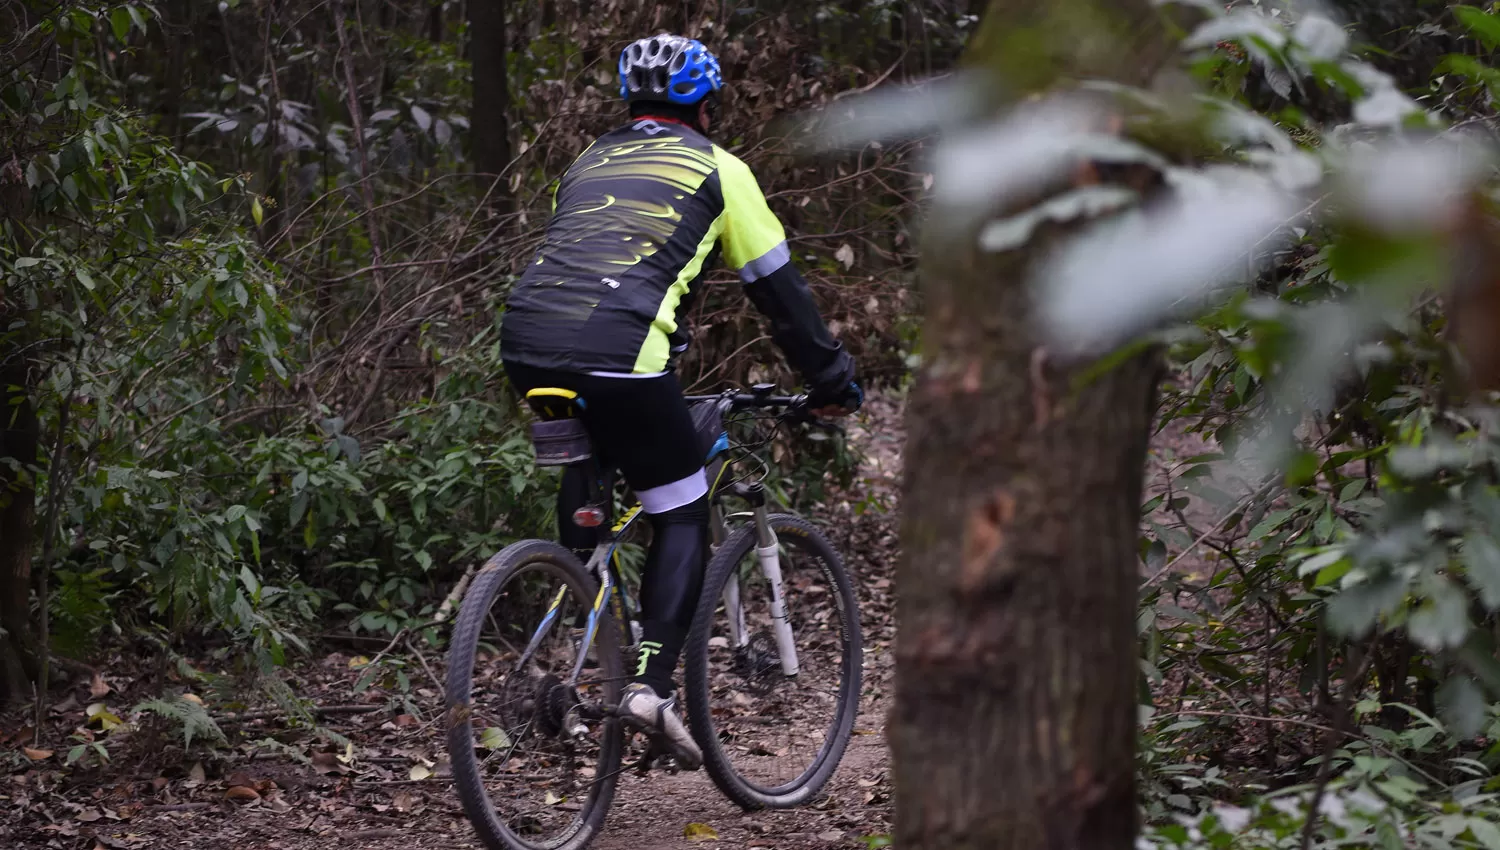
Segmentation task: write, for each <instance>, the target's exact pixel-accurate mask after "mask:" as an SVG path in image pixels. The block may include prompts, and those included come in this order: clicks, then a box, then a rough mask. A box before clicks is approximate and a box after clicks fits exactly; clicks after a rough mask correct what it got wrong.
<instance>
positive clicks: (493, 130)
mask: <svg viewBox="0 0 1500 850" xmlns="http://www.w3.org/2000/svg"><path fill="white" fill-rule="evenodd" d="M507 5H508V4H506V3H504V2H501V0H483V2H480V0H471V1H470V3H469V7H468V14H469V60H470V65H471V67H472V69H473V74H474V82H473V85H474V109H473V114H472V115H471V116H470V117H469V149H470V154H471V156H472V157H473V160H474V171H475V172H477V173H478V175H479V178H478V179H479V185H478V189H479V191H480V192H481V193H486V192H487V193H489V199H490V206H491V207H492V208H493V209H495V210H498V211H500V212H508V211H509V210H510V200H511V199H510V191H509V189H508V187H506V186H504V185H494V183H495V181H496V180H497V179H499V177H500V175H501V174H502V173H503V172H504V171H505V169H506V168H507V167H508V166H509V165H510V159H511V153H510V127H509V118H510V84H509V81H508V78H507V76H506V69H505V61H506V59H505V53H506V28H505V10H506V6H507ZM492 186H493V187H494V189H493V191H491V187H492Z"/></svg>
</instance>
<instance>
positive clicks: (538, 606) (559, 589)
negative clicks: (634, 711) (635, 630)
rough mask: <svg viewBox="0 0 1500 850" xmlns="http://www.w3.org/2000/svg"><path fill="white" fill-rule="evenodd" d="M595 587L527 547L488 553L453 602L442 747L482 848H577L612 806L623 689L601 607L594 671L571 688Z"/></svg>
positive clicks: (568, 563)
mask: <svg viewBox="0 0 1500 850" xmlns="http://www.w3.org/2000/svg"><path fill="white" fill-rule="evenodd" d="M597 593H598V585H597V583H596V582H595V581H594V579H593V577H592V576H590V575H589V574H588V572H587V571H586V570H585V569H584V567H583V565H582V564H580V563H579V562H578V559H577V558H575V557H574V556H573V554H572V553H571V552H569V551H568V550H566V549H564V548H563V547H561V546H559V545H557V544H556V543H551V542H549V541H545V540H526V541H522V542H520V543H516V544H513V545H511V546H509V547H507V548H505V549H504V550H503V551H501V552H500V553H499V554H497V555H495V556H494V557H493V558H491V559H490V560H489V562H488V563H486V564H485V565H484V567H483V568H482V569H481V570H480V571H479V572H478V574H477V575H476V576H475V578H474V582H473V584H471V585H470V587H469V590H468V593H467V594H466V595H465V597H464V602H463V609H462V611H461V612H460V613H459V617H458V621H457V623H456V624H455V626H454V629H453V643H452V646H451V648H450V649H449V654H448V681H447V692H448V713H447V717H448V749H449V754H450V758H451V759H452V763H453V779H454V784H455V785H456V786H457V789H458V795H459V798H460V800H462V802H463V807H464V813H465V814H467V815H468V817H469V822H470V823H472V824H473V825H474V829H475V830H476V831H477V832H478V833H479V836H480V838H481V839H483V841H484V843H485V845H486V846H487V847H489V848H491V849H492V850H543V848H545V850H578V848H582V847H583V846H585V845H586V844H588V842H589V841H590V840H591V839H592V838H593V837H594V836H595V835H596V834H597V833H598V831H599V828H600V827H601V826H602V825H603V823H604V817H605V814H606V813H607V812H608V810H609V804H610V801H611V799H612V798H613V797H614V790H615V778H616V775H617V774H618V769H619V764H620V758H621V748H622V743H623V732H622V730H621V728H620V723H619V721H618V720H616V719H614V717H613V716H611V715H609V714H608V713H607V712H608V710H609V709H612V708H613V707H614V706H615V705H617V704H618V703H619V701H620V690H621V688H622V686H623V681H624V670H623V662H622V660H621V657H620V643H619V637H620V626H619V624H618V623H617V622H616V621H615V619H614V618H613V617H612V616H611V615H610V612H609V608H610V607H611V606H608V605H606V606H604V610H603V611H601V612H600V616H599V625H598V631H597V634H596V637H595V639H594V645H593V648H592V650H590V653H591V655H592V656H593V662H594V663H593V664H590V665H588V666H586V667H585V669H584V670H583V673H582V675H581V676H580V678H579V679H578V681H577V682H576V683H574V684H572V685H569V684H568V680H569V678H570V677H571V675H572V672H573V669H574V666H575V661H576V659H577V657H578V652H579V650H580V648H579V644H580V643H581V642H582V641H581V639H580V638H579V637H577V636H575V635H574V634H573V629H572V627H573V625H574V623H575V622H582V621H583V619H584V618H585V617H586V616H587V615H588V612H589V611H591V610H592V607H593V603H594V599H595V596H596V594H597Z"/></svg>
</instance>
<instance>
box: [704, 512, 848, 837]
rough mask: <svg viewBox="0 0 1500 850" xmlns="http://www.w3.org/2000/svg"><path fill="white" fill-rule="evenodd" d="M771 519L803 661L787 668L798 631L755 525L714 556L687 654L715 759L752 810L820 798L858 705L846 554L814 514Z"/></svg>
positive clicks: (713, 769)
mask: <svg viewBox="0 0 1500 850" xmlns="http://www.w3.org/2000/svg"><path fill="white" fill-rule="evenodd" d="M769 521H770V524H771V528H772V530H773V531H775V533H776V537H777V538H778V541H779V545H778V547H777V555H778V557H777V560H778V562H779V564H780V569H781V577H782V584H783V587H784V598H785V609H786V610H785V613H786V618H787V625H788V626H789V627H790V635H791V643H792V645H794V646H795V648H796V665H795V672H794V673H792V674H790V675H789V674H788V672H787V668H788V666H789V661H790V659H788V658H786V657H785V656H786V654H785V653H784V652H783V651H782V641H784V640H785V635H786V634H787V631H786V630H784V629H783V630H781V635H782V636H783V637H781V638H778V636H777V632H778V628H777V624H776V618H775V617H773V615H772V591H771V586H770V583H769V581H768V580H767V577H766V571H765V570H764V569H763V568H762V565H761V563H760V557H759V555H758V554H757V547H756V532H755V528H754V526H753V525H746V526H744V527H741V528H740V529H738V530H737V531H735V532H734V533H733V534H731V535H730V536H729V539H728V540H726V541H725V542H724V544H723V546H721V547H720V548H719V550H718V552H717V553H716V554H715V555H714V557H713V559H712V560H711V561H710V562H709V565H708V575H707V576H706V577H705V579H704V586H703V596H702V598H701V600H700V602H699V604H698V610H697V612H696V614H695V615H694V617H693V627H692V631H691V632H690V633H689V635H688V640H687V653H686V657H685V659H684V663H685V667H686V670H685V673H686V676H685V681H686V685H687V693H686V696H687V704H688V716H689V719H690V721H691V724H692V729H693V734H694V736H695V737H696V738H697V739H698V744H699V746H701V747H702V748H703V758H704V766H705V767H706V768H707V769H708V773H709V776H711V777H712V778H713V781H714V784H715V785H717V786H719V790H721V791H723V792H724V794H725V796H727V797H729V799H731V800H733V801H734V802H735V803H737V804H738V805H739V806H741V807H742V808H745V809H761V808H777V809H781V808H790V807H792V806H797V805H801V804H802V803H805V802H807V801H808V800H810V799H812V797H813V796H814V795H815V794H817V792H818V791H819V790H821V789H822V787H823V785H824V784H825V783H827V782H828V779H829V777H831V776H832V775H833V772H834V770H835V769H837V768H838V764H839V760H840V759H842V758H843V755H844V749H845V747H846V746H848V744H849V735H850V734H851V732H852V731H853V729H854V718H855V715H856V714H857V713H858V710H859V686H860V675H861V667H862V661H863V656H862V650H861V648H860V631H859V613H858V608H857V607H856V604H855V601H854V590H853V588H852V587H851V586H850V583H849V576H848V574H847V573H845V571H844V565H843V563H842V562H841V560H840V559H839V556H838V553H837V552H835V551H834V549H833V546H832V545H830V544H829V542H828V540H827V539H826V538H824V537H823V535H822V534H821V533H819V531H818V530H817V528H815V527H814V526H813V525H812V524H811V523H809V522H808V521H806V520H804V519H801V518H799V517H795V516H791V515H787V514H773V515H771V517H770V518H769ZM736 600H737V604H736ZM736 608H738V609H739V610H738V612H736V610H735V609H736Z"/></svg>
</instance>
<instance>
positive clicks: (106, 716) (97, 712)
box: [84, 702, 125, 732]
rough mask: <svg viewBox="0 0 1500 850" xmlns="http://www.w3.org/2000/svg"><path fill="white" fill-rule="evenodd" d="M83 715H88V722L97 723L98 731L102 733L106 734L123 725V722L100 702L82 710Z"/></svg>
mask: <svg viewBox="0 0 1500 850" xmlns="http://www.w3.org/2000/svg"><path fill="white" fill-rule="evenodd" d="M84 713H85V714H87V715H88V717H89V721H90V722H98V724H99V730H100V731H102V732H108V731H110V730H111V729H117V728H119V727H121V726H124V725H125V721H123V720H121V719H120V718H119V716H118V715H116V714H115V713H114V712H112V711H110V710H109V708H108V707H107V706H105V704H104V703H102V702H96V703H92V704H90V705H89V707H88V708H86V709H84Z"/></svg>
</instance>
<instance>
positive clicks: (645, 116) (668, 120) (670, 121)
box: [631, 113, 703, 133]
mask: <svg viewBox="0 0 1500 850" xmlns="http://www.w3.org/2000/svg"><path fill="white" fill-rule="evenodd" d="M631 121H665V122H666V123H668V124H681V125H682V126H684V127H687V128H688V129H690V130H696V131H698V132H699V133H701V132H703V130H701V129H700V128H698V127H694V126H693V125H692V124H689V123H688V122H686V121H684V120H682V119H681V118H672V117H670V116H667V115H652V114H650V113H643V114H641V115H637V116H635V117H634V118H632V119H631Z"/></svg>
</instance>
